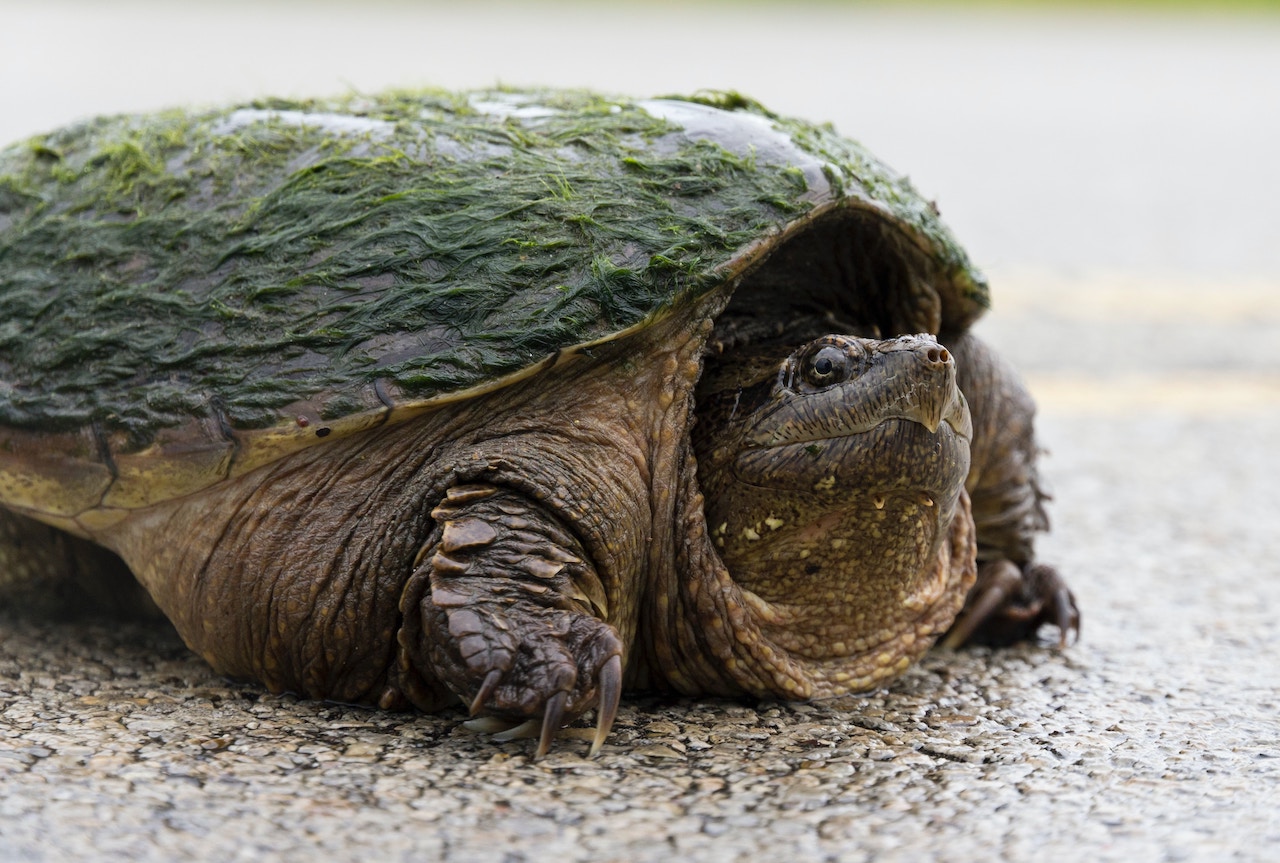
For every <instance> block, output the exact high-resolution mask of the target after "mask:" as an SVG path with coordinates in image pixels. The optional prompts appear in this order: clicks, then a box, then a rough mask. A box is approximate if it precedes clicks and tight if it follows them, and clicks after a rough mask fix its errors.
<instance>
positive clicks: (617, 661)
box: [587, 653, 622, 758]
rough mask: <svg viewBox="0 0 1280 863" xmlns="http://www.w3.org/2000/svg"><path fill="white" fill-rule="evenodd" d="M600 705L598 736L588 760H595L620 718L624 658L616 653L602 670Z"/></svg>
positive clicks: (597, 713) (592, 744) (593, 741)
mask: <svg viewBox="0 0 1280 863" xmlns="http://www.w3.org/2000/svg"><path fill="white" fill-rule="evenodd" d="M598 685H599V687H600V703H599V706H597V707H596V736H595V739H594V740H592V741H591V752H589V753H588V754H587V757H588V758H595V757H596V754H597V753H598V752H599V751H600V747H601V746H603V745H604V741H605V738H606V737H608V736H609V729H611V728H613V720H614V719H616V718H617V716H618V702H620V701H621V700H622V657H621V656H618V655H617V654H616V653H615V654H614V655H613V656H610V657H609V661H608V662H606V663H605V664H604V665H603V666H601V668H600V680H599V684H598Z"/></svg>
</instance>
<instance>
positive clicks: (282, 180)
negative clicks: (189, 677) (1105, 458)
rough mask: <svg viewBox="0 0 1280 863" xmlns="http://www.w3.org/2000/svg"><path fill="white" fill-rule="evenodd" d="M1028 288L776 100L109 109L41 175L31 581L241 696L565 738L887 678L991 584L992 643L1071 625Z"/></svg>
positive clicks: (15, 488)
mask: <svg viewBox="0 0 1280 863" xmlns="http://www.w3.org/2000/svg"><path fill="white" fill-rule="evenodd" d="M986 305H987V287H986V284H985V282H984V281H983V279H982V278H981V276H980V275H978V273H977V272H976V271H974V270H973V269H972V268H971V267H970V265H969V263H968V261H967V259H966V257H965V255H964V253H963V252H962V251H961V250H960V249H959V248H958V247H957V246H956V245H955V243H954V242H953V240H952V238H951V236H950V234H949V233H948V232H947V231H946V229H945V228H944V227H943V226H942V224H941V223H940V222H939V221H938V218H937V213H936V210H935V209H934V208H933V206H932V205H931V204H929V203H927V202H925V201H923V200H922V199H921V198H919V197H918V195H917V194H916V193H915V192H914V191H913V190H912V188H911V187H910V185H909V184H908V183H907V182H906V181H905V180H903V179H901V178H900V177H898V176H896V175H894V174H893V173H891V172H890V171H889V170H888V169H886V168H885V167H884V166H883V165H881V164H880V163H879V162H877V161H876V160H875V159H874V158H873V157H872V156H870V155H869V154H868V153H867V152H865V151H864V150H863V149H862V148H861V147H859V146H858V145H857V144H855V143H853V142H850V141H848V140H845V139H843V138H840V137H838V136H837V135H836V134H835V133H834V132H832V131H831V130H830V129H828V128H825V127H817V126H812V125H808V124H806V123H803V122H798V121H795V120H790V119H785V118H781V117H778V116H775V115H773V114H771V113H769V112H767V111H766V110H765V109H763V108H762V107H760V106H759V105H757V104H755V103H753V102H751V101H749V100H747V99H745V98H743V97H740V96H737V95H736V94H701V95H699V96H696V97H692V98H689V99H675V98H670V99H653V100H642V101H630V100H625V99H613V98H606V97H602V96H599V95H595V94H590V93H582V92H547V91H541V92H512V91H493V92H473V93H462V94H450V93H443V92H425V93H421V92H419V93H399V92H396V93H388V94H384V95H380V96H376V97H366V96H352V97H349V98H346V99H341V100H336V101H332V102H285V101H266V102H258V103H254V104H251V105H247V106H242V107H237V108H233V109H229V110H215V111H208V112H202V113H200V112H197V113H186V112H177V111H175V112H167V113H161V114H157V115H153V116H145V117H115V118H104V119H97V120H92V121H89V122H85V123H82V124H80V125H76V126H72V127H69V128H66V129H63V130H60V131H57V132H54V133H52V134H49V135H46V136H43V137H40V138H36V139H33V140H30V141H28V142H25V143H22V144H19V145H17V146H14V147H11V148H9V149H7V150H5V151H3V153H0V309H2V315H0V320H3V324H2V326H3V337H2V338H0V501H2V502H3V504H4V505H5V506H6V507H7V508H8V510H9V513H0V515H2V516H3V517H2V522H0V538H2V539H3V540H4V542H5V543H7V544H5V545H0V555H3V558H4V559H3V561H0V563H2V564H3V565H5V566H6V567H7V568H9V569H10V571H11V573H12V572H13V571H17V570H21V571H22V572H24V573H30V572H34V571H38V570H40V569H41V568H44V569H46V570H50V571H53V570H57V571H68V570H73V571H75V572H73V573H72V574H73V575H75V574H79V575H84V574H91V571H92V570H95V569H97V568H107V569H109V568H111V567H113V566H115V567H119V559H123V561H124V562H125V563H126V564H127V565H128V567H129V568H130V569H131V570H132V572H133V573H134V574H135V575H136V577H137V579H138V580H139V581H140V582H141V583H142V585H144V586H145V588H146V591H147V592H148V593H149V594H150V596H151V598H152V599H154V602H155V603H156V604H157V605H158V606H159V608H160V609H162V610H163V612H164V613H165V614H166V615H168V617H169V618H170V619H171V620H172V621H173V623H174V624H175V625H176V627H177V629H178V631H179V633H180V634H181V635H182V637H183V638H184V639H185V640H186V642H187V644H189V645H190V646H191V648H192V649H193V650H195V651H196V652H198V653H199V654H200V655H201V656H203V657H204V658H205V659H206V660H207V661H208V662H209V663H210V664H211V665H212V666H213V667H214V668H215V669H216V670H218V671H219V672H222V673H225V674H227V675H231V676H235V677H241V678H252V679H256V680H259V681H261V682H263V683H264V684H265V685H266V686H268V687H269V688H270V689H272V690H274V691H280V690H292V691H295V692H298V693H301V694H305V695H307V696H311V697H318V698H330V699H337V700H342V701H348V702H361V703H370V704H376V705H380V706H382V707H384V708H399V707H406V706H409V705H416V706H418V707H420V708H423V709H427V710H433V709H438V708H440V707H441V706H443V705H445V704H447V703H453V702H455V701H456V699H461V700H462V702H463V703H464V704H467V705H469V706H470V709H471V711H472V713H473V714H487V715H493V716H496V717H505V718H509V719H513V720H521V719H530V720H532V722H533V723H534V724H535V725H537V726H539V727H540V729H541V732H540V737H541V739H540V743H539V750H538V751H539V753H541V752H543V751H545V750H546V748H547V745H548V743H549V741H550V740H551V739H552V737H553V736H554V735H555V733H556V731H557V729H558V728H559V727H560V726H561V725H562V724H563V722H564V721H565V720H566V719H568V718H571V717H574V716H577V715H579V714H581V713H583V712H585V711H587V710H589V709H591V708H592V707H598V710H597V714H598V717H597V733H596V741H595V745H594V747H593V751H594V750H595V749H598V747H599V745H600V742H601V741H602V740H603V739H604V737H605V736H606V735H607V733H608V730H609V728H610V725H611V723H612V721H613V718H614V716H615V713H616V710H617V705H618V700H619V697H620V693H621V691H622V690H623V689H624V688H628V687H635V688H665V689H669V690H675V691H677V692H681V693H689V694H696V693H710V694H717V695H741V694H749V695H754V696H776V697H782V698H789V699H808V698H820V697H824V696H831V695H835V694H839V693H844V692H848V691H855V690H864V689H868V688H871V687H874V686H876V685H878V684H881V683H883V682H884V681H887V680H889V679H891V678H892V677H893V676H895V675H897V674H899V673H901V672H902V671H903V670H904V669H905V668H906V667H907V666H908V664H909V663H910V662H911V661H912V660H914V659H915V658H917V657H918V656H919V655H920V654H921V653H923V652H924V651H925V650H926V649H927V648H928V647H929V646H930V645H931V644H932V643H933V642H934V641H935V639H936V638H937V637H938V636H939V635H941V634H942V633H944V632H946V631H947V630H948V628H949V627H952V624H953V620H954V619H955V618H956V615H957V613H959V612H961V610H962V607H964V606H965V602H966V598H968V607H967V609H966V610H965V611H964V613H963V615H962V617H961V622H960V623H958V624H956V625H955V627H954V628H952V630H951V635H950V640H951V641H952V642H955V643H959V642H962V641H965V640H967V639H971V638H986V639H989V640H1001V641H1009V640H1016V639H1020V638H1027V637H1030V636H1032V635H1033V634H1034V633H1035V632H1036V631H1037V629H1038V628H1039V627H1040V626H1041V625H1042V624H1044V623H1049V624H1056V625H1057V626H1058V627H1059V628H1060V630H1061V632H1062V634H1063V637H1064V638H1065V637H1066V634H1067V633H1068V632H1069V631H1071V630H1073V629H1075V628H1076V626H1077V622H1078V617H1077V614H1076V610H1075V604H1074V601H1073V599H1072V597H1071V594H1070V592H1069V591H1068V590H1067V589H1066V587H1065V586H1064V585H1063V583H1062V581H1061V579H1060V578H1059V577H1058V576H1057V575H1056V573H1055V572H1054V571H1053V570H1052V569H1051V568H1049V567H1046V566H1043V565H1040V564H1038V563H1037V562H1036V561H1035V558H1034V555H1033V549H1032V545H1033V536H1034V534H1035V533H1036V532H1037V531H1040V530H1043V529H1044V528H1045V527H1046V521H1045V518H1044V514H1043V509H1042V502H1043V499H1044V495H1043V494H1042V492H1041V490H1040V486H1039V483H1038V481H1037V476H1036V469H1035V459H1036V447H1035V443H1034V441H1033V439H1032V427H1031V418H1032V413H1033V407H1032V404H1031V401H1030V399H1029V398H1028V396H1027V395H1026V393H1025V391H1024V390H1023V389H1022V388H1021V386H1020V384H1019V383H1018V382H1017V379H1016V377H1015V376H1014V375H1013V374H1011V373H1010V372H1009V371H1008V369H1007V368H1006V367H1005V366H1004V365H1002V364H1001V363H1000V361H999V360H997V359H996V358H995V357H994V356H993V355H992V354H991V353H990V352H989V351H988V350H987V349H985V348H984V347H983V346H982V345H981V344H980V343H979V342H977V341H976V340H975V339H974V338H973V337H972V336H971V335H969V334H968V329H969V326H970V324H971V323H972V322H973V321H974V320H975V319H976V318H977V317H978V316H979V315H980V314H981V313H982V311H983V310H984V308H985V307H986ZM33 519H34V520H38V521H39V522H43V523H44V525H40V524H38V523H37V521H33ZM46 525H47V526H52V528H56V530H54V529H50V528H49V527H46ZM84 540H89V541H92V543H94V544H96V545H95V546H94V547H90V545H89V543H86V542H84ZM96 546H103V547H105V549H109V550H110V551H109V552H108V551H105V550H99V549H96ZM116 555H118V558H117V557H115V556H116ZM11 577H12V575H11ZM975 582H976V584H977V587H976V588H975V587H974V585H975Z"/></svg>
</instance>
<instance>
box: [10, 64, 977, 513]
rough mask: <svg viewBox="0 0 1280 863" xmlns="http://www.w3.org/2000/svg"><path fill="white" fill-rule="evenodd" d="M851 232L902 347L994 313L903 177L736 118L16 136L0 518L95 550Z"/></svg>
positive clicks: (179, 124) (535, 96)
mask: <svg viewBox="0 0 1280 863" xmlns="http://www.w3.org/2000/svg"><path fill="white" fill-rule="evenodd" d="M849 214H859V218H863V217H874V219H875V220H877V221H878V223H879V224H881V225H883V226H884V227H883V230H884V231H885V232H887V234H892V244H894V245H895V247H900V249H901V250H903V251H902V253H903V254H904V255H908V256H911V257H912V259H913V260H915V259H919V261H920V262H921V263H919V265H918V267H919V268H920V269H921V272H924V273H926V274H927V276H928V277H929V278H930V280H931V282H932V284H933V286H934V288H935V289H936V292H937V294H938V295H939V296H940V298H941V303H940V308H939V309H936V310H933V311H928V310H926V311H924V312H922V313H921V316H920V317H919V318H917V319H916V320H913V321H910V322H908V323H911V324H916V327H915V328H924V327H926V326H931V327H932V328H934V329H936V328H938V327H949V328H951V329H959V328H962V327H965V326H967V325H968V324H969V323H970V322H971V321H972V320H973V319H974V318H975V317H976V316H977V315H978V314H979V313H980V312H981V310H982V309H983V308H984V307H985V305H986V287H985V283H984V282H983V281H982V279H981V277H980V276H979V275H977V274H976V273H975V272H974V271H973V270H972V269H971V268H970V267H969V264H968V262H967V259H966V258H965V256H964V253H963V252H962V251H961V250H960V249H959V248H958V247H957V246H956V245H955V243H954V242H953V240H952V239H951V237H950V235H949V234H948V232H947V231H946V229H945V228H944V227H943V226H942V225H941V223H940V222H939V221H938V219H937V217H936V212H935V210H934V209H933V207H932V206H931V205H930V204H929V203H928V202H927V201H925V200H923V199H922V198H920V196H919V195H917V193H916V192H915V191H914V190H913V189H912V188H911V186H910V185H909V184H908V183H907V182H906V181H905V180H904V179H903V178H901V177H899V176H898V175H896V174H894V173H893V172H891V171H890V170H888V169H887V168H886V167H885V166H884V165H882V164H881V163H880V162H878V161H877V160H876V159H875V158H874V157H872V156H871V155H870V154H868V153H867V152H866V151H865V150H864V149H862V148H861V147H860V146H859V145H857V144H856V143H853V142H851V141H849V140H847V139H844V138H841V137H840V136H838V135H837V134H835V133H834V132H833V131H832V130H831V129H829V128H826V127H819V126H814V125H809V124H806V123H803V122H799V121H796V120H791V119H785V118H780V117H777V116H775V115H773V114H771V113H769V112H767V111H766V110H764V109H763V108H761V107H760V106H759V105H757V104H755V103H753V102H751V101H750V100H747V99H744V98H742V97H740V96H737V95H735V94H718V93H710V94H701V95H698V96H695V97H691V98H687V99H681V98H660V99H650V100H627V99H617V98H609V97H603V96H600V95H597V94H592V93H586V92H563V91H535V92H512V91H505V90H500V91H486V92H470V93H445V92H392V93H386V94H382V95H379V96H349V97H346V98H343V99H338V100H334V101H327V102H326V101H315V102H311V101H309V102H291V101H262V102H256V103H253V104H249V105H243V106H239V107H233V108H229V109H222V110H210V111H204V112H193V113H188V112H181V111H170V112H164V113H159V114H153V115H147V116H123V117H109V118H102V119H95V120H91V121H88V122H84V123H81V124H79V125H75V126H71V127H68V128H65V129H61V130H59V131H56V132H53V133H51V134H48V135H45V136H42V137H38V138H34V139H31V140H29V141H26V142H23V143H20V144H17V145H15V146H12V147H9V148H8V149H6V150H4V151H3V152H0V332H2V335H0V500H3V501H4V502H5V503H6V504H7V505H9V506H10V507H12V508H15V509H19V510H22V511H25V512H28V513H30V514H32V515H35V516H36V517H39V518H42V519H43V520H45V521H48V522H50V523H53V524H55V525H58V526H60V527H64V528H66V529H69V530H71V531H73V532H76V533H80V534H87V535H92V534H93V533H94V532H95V531H96V530H98V529H99V528H102V527H106V526H109V525H110V524H113V523H115V522H117V521H119V520H120V519H122V518H124V517H126V516H127V514H128V513H129V512H130V511H131V510H134V509H137V508H140V507H145V506H148V505H150V504H153V503H155V502H158V501H160V500H164V499H167V498H172V497H175V496H179V495H184V494H189V493H192V492H195V491H198V490H200V489H201V488H204V487H206V486H208V485H211V484H213V483H215V482H218V481H219V480H221V479H223V478H226V477H229V476H235V475H239V474H243V473H245V472H247V471H249V470H252V469H254V468H255V467H258V466H261V465H263V464H266V463H268V462H271V461H273V460H274V459H277V458H279V457H281V456H282V455H284V454H287V453H290V452H293V451H295V450H298V449H300V448H302V447H306V446H311V445H314V444H317V443H319V442H322V441H324V440H325V439H326V438H328V439H333V438H336V437H340V436H343V435H347V434H351V433H353V432H356V431H359V430H362V429H366V428H370V427H372V426H376V425H380V424H384V423H387V422H395V421H397V420H399V419H401V418H403V417H408V416H411V415H413V414H415V413H417V412H420V411H422V410H425V409H428V408H430V407H433V406H436V405H440V404H443V403H446V402H449V401H455V400H461V399H466V398H468V397H470V396H472V395H474V394H475V393H477V392H480V391H487V390H490V389H493V388H495V387H500V386H505V385H509V384H510V383H512V382H514V381H516V380H519V379H521V378H525V377H529V376H531V375H533V374H536V372H537V371H538V369H540V368H543V367H545V366H546V365H548V364H552V363H555V362H556V361H557V360H558V359H559V358H562V357H564V356H566V355H569V354H572V353H574V352H575V351H580V350H582V349H584V348H586V347H588V346H590V345H591V344H593V343H598V342H601V341H605V340H610V339H613V338H616V337H618V336H619V335H620V334H623V333H626V332H629V331H632V330H634V329H636V328H639V327H644V326H646V325H647V324H648V323H650V322H652V321H654V320H655V319H657V318H658V317H661V316H664V315H667V314H672V313H677V314H678V313H679V311H680V309H682V308H685V307H687V305H688V303H689V302H690V301H692V300H694V299H696V298H698V297H699V296H701V295H703V294H705V293H706V292H708V291H710V290H713V289H715V288H716V287H717V286H721V285H724V284H725V283H726V282H729V281H732V280H734V279H737V278H739V277H740V276H741V275H742V274H744V273H747V272H749V271H750V270H751V269H752V268H753V267H756V266H758V265H759V264H760V262H761V261H763V260H765V259H766V258H767V257H768V256H769V255H770V254H772V253H773V252H774V251H775V250H776V249H777V248H779V247H780V246H782V245H785V241H787V240H788V239H789V238H791V237H795V236H799V235H801V234H804V233H805V232H808V231H811V230H812V229H813V228H814V227H815V226H818V225H824V224H836V223H838V222H839V221H840V220H841V219H845V218H848V217H849ZM850 302H851V303H852V304H853V305H856V301H855V300H851V301H850Z"/></svg>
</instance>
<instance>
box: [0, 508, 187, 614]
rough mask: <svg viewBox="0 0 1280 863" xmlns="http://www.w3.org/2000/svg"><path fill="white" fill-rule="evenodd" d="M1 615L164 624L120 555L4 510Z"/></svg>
mask: <svg viewBox="0 0 1280 863" xmlns="http://www.w3.org/2000/svg"><path fill="white" fill-rule="evenodd" d="M0 611H3V612H5V613H7V614H11V615H21V616H23V617H42V618H47V619H52V620H77V619H84V618H89V617H107V618H115V619H131V620H145V621H153V620H154V621H159V620H163V619H164V615H163V614H162V613H161V611H160V609H158V608H157V607H156V605H155V603H154V602H152V600H151V597H150V596H149V595H148V594H147V592H146V590H145V589H144V588H143V587H142V585H141V584H139V583H138V581H137V579H135V578H134V577H133V573H132V572H130V571H129V568H128V567H127V566H126V565H125V563H124V561H122V560H121V559H120V558H119V557H117V556H116V555H115V554H113V553H112V552H110V551H108V550H107V549H105V548H102V547H101V546H98V545H94V544H93V543H91V542H89V541H88V540H84V539H80V538H79V537H75V536H72V535H71V534H69V533H66V532H64V531H61V530H58V529H57V528H53V527H50V526H49V525H47V524H43V523H41V522H38V521H35V520H34V519H30V518H27V517H26V516H22V515H18V514H16V513H13V512H9V511H8V510H4V509H0Z"/></svg>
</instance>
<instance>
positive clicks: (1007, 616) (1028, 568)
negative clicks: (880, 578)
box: [942, 335, 1080, 647]
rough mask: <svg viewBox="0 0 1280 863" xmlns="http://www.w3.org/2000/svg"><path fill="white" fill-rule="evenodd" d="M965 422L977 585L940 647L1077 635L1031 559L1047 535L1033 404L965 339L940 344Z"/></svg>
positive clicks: (1064, 601) (1074, 610) (1066, 601)
mask: <svg viewBox="0 0 1280 863" xmlns="http://www.w3.org/2000/svg"><path fill="white" fill-rule="evenodd" d="M947 347H948V349H949V350H951V352H952V353H953V354H954V355H955V356H956V369H957V373H958V377H959V382H960V389H961V390H962V391H963V392H964V395H965V398H966V399H967V400H968V402H969V410H970V413H971V414H972V416H973V442H972V447H971V455H972V462H971V468H970V471H969V479H968V481H967V483H966V487H967V489H968V491H969V497H970V501H971V502H972V505H973V520H974V525H975V527H976V529H977V535H978V579H977V582H976V583H975V585H974V587H973V589H972V590H971V591H970V592H969V596H968V598H967V599H966V600H965V605H964V608H963V609H962V610H961V612H960V614H959V616H958V617H957V618H956V621H955V623H954V624H953V625H952V627H951V630H950V631H949V632H948V633H947V635H946V637H945V638H944V639H943V642H942V643H943V645H944V646H946V647H958V646H960V645H962V644H965V643H967V642H978V643H983V644H1012V643H1014V642H1018V641H1026V640H1030V639H1033V638H1035V637H1036V634H1037V632H1038V631H1039V630H1040V628H1041V627H1042V626H1044V625H1045V624H1050V625H1053V626H1056V627H1057V628H1058V631H1059V639H1058V643H1059V645H1060V646H1063V645H1065V644H1066V643H1067V640H1068V639H1069V638H1070V637H1071V636H1072V635H1073V634H1078V633H1079V631H1080V611H1079V609H1078V607H1077V606H1076V601H1075V597H1074V596H1073V595H1072V593H1071V590H1070V588H1068V587H1067V584H1066V582H1065V581H1064V580H1063V579H1062V576H1060V575H1059V574H1058V572H1057V570H1056V569H1054V568H1053V567H1052V566H1047V565H1045V564H1042V563H1038V562H1037V561H1036V559H1035V537H1036V535H1037V534H1038V533H1040V532H1042V531H1045V530H1047V529H1048V527H1049V519H1048V517H1047V516H1046V514H1045V511H1044V503H1045V501H1046V500H1047V499H1048V495H1047V494H1045V492H1044V489H1043V487H1042V485H1041V482H1040V477H1039V473H1038V471H1037V469H1036V461H1037V459H1038V458H1039V456H1040V449H1039V447H1038V446H1037V445H1036V441H1035V433H1034V423H1033V420H1034V417H1035V403H1034V401H1032V399H1031V395H1030V394H1029V393H1028V392H1027V390H1026V387H1025V386H1024V385H1023V384H1022V381H1021V380H1020V379H1019V378H1018V375H1017V374H1016V373H1015V372H1014V371H1013V370H1012V369H1011V368H1010V367H1009V366H1007V365H1006V364H1005V363H1004V362H1002V361H1001V360H1000V358H999V357H998V356H996V355H995V353H993V352H992V351H991V350H990V349H989V348H988V347H986V345H984V344H982V343H981V342H980V341H978V340H977V339H976V338H974V337H973V336H971V335H964V336H960V337H958V338H955V339H950V340H947Z"/></svg>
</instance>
